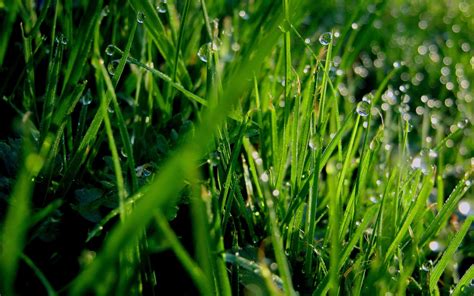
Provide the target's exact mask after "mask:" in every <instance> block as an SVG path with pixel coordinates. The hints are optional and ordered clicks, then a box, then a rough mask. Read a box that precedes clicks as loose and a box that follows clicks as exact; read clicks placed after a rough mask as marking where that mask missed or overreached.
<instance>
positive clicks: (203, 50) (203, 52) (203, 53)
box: [197, 42, 211, 63]
mask: <svg viewBox="0 0 474 296" xmlns="http://www.w3.org/2000/svg"><path fill="white" fill-rule="evenodd" d="M210 47H211V43H210V42H209V43H206V44H204V45H202V46H201V47H200V48H199V50H198V53H197V55H198V57H199V59H200V60H201V61H202V62H203V63H207V57H208V55H209V52H210Z"/></svg>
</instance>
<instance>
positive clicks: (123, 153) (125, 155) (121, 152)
mask: <svg viewBox="0 0 474 296" xmlns="http://www.w3.org/2000/svg"><path fill="white" fill-rule="evenodd" d="M120 154H122V156H123V157H125V158H127V157H128V155H127V153H126V152H125V149H124V148H123V147H122V148H121V149H120Z"/></svg>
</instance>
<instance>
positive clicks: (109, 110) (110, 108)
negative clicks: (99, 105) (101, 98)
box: [107, 105, 115, 114]
mask: <svg viewBox="0 0 474 296" xmlns="http://www.w3.org/2000/svg"><path fill="white" fill-rule="evenodd" d="M107 111H108V112H109V113H110V114H113V113H115V110H114V107H113V106H112V105H110V106H109V107H108V108H107Z"/></svg>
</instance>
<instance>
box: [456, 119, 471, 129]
mask: <svg viewBox="0 0 474 296" xmlns="http://www.w3.org/2000/svg"><path fill="white" fill-rule="evenodd" d="M468 123H469V122H468V120H467V118H465V119H463V120H461V121H459V122H458V123H457V126H458V128H465V127H466V126H467V124H468Z"/></svg>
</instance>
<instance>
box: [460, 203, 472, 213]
mask: <svg viewBox="0 0 474 296" xmlns="http://www.w3.org/2000/svg"><path fill="white" fill-rule="evenodd" d="M458 210H459V212H460V213H461V214H462V215H464V216H467V215H469V213H470V212H471V204H470V203H469V202H467V201H461V202H459V205H458Z"/></svg>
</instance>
